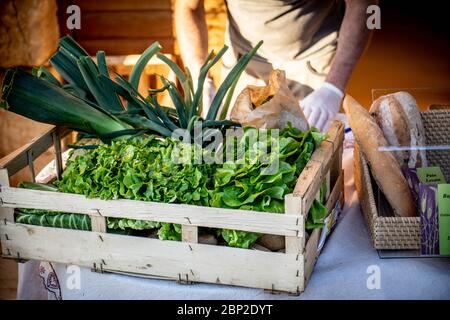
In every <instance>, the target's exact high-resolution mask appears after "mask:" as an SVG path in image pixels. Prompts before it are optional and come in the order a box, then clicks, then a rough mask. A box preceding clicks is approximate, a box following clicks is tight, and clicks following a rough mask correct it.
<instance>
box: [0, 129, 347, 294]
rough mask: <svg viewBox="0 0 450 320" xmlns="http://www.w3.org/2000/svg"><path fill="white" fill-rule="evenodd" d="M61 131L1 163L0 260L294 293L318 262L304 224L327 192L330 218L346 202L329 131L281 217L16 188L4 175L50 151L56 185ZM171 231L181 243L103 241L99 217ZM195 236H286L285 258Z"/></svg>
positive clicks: (106, 237) (336, 144) (314, 239)
mask: <svg viewBox="0 0 450 320" xmlns="http://www.w3.org/2000/svg"><path fill="white" fill-rule="evenodd" d="M66 133H67V130H64V129H61V128H53V129H51V130H49V131H48V132H46V133H44V134H43V135H42V136H40V137H38V138H37V139H35V140H34V141H33V142H31V143H30V144H28V145H26V146H24V147H22V148H21V149H19V150H17V151H16V152H14V153H12V154H11V155H8V156H7V157H5V158H3V159H1V160H0V188H1V189H0V218H1V223H0V239H1V249H2V256H3V257H4V258H12V259H18V260H27V259H36V260H44V261H50V262H56V263H64V264H76V265H80V266H85V267H91V268H92V269H93V270H94V271H100V272H117V273H126V274H131V275H136V276H143V277H151V278H159V279H172V280H177V281H181V282H185V283H190V282H206V283H218V284H227V285H236V286H244V287H253V288H262V289H267V290H270V291H272V292H278V291H282V292H288V293H292V294H299V293H301V292H303V291H304V290H305V286H306V284H307V282H308V279H309V278H310V276H311V273H312V271H313V268H314V264H315V262H316V260H317V257H318V255H319V253H320V250H318V243H319V240H320V236H321V230H320V229H316V230H314V231H313V232H312V234H311V235H310V237H309V239H308V241H305V235H306V232H305V221H306V215H307V213H308V211H309V209H310V207H311V204H312V202H313V200H314V199H315V198H316V197H318V195H319V192H320V191H319V189H320V185H321V183H322V182H326V183H327V187H328V188H327V190H328V194H327V203H326V207H327V209H328V212H329V213H331V212H334V210H336V209H335V208H336V205H337V204H338V203H339V204H341V205H342V201H343V172H342V169H341V167H342V165H341V164H342V150H343V149H342V148H343V137H344V126H343V124H342V123H341V122H338V121H336V122H334V123H333V124H332V126H331V128H330V129H329V131H328V138H327V139H326V140H325V141H324V142H322V144H321V145H320V147H319V148H318V149H317V150H316V151H315V152H314V154H313V155H312V158H311V160H310V161H309V163H308V164H307V166H306V167H305V169H304V170H303V172H302V173H301V175H300V177H299V178H298V181H297V184H296V187H295V190H294V192H293V193H292V194H289V195H287V196H286V197H285V208H286V209H285V211H286V212H285V214H273V213H264V212H254V211H245V210H232V209H222V208H213V207H200V206H193V205H183V204H167V203H156V202H144V201H133V200H108V201H106V200H99V199H88V198H86V197H84V196H82V195H77V194H68V193H59V192H46V191H36V190H27V189H20V188H13V187H10V186H9V182H8V181H9V176H11V175H12V174H14V173H15V172H17V171H18V170H19V169H22V168H24V167H26V166H29V167H30V168H31V169H32V168H33V157H37V156H38V155H39V154H41V153H42V152H43V151H44V150H47V149H48V148H49V147H50V146H51V145H52V144H53V145H54V146H55V150H56V152H55V155H56V163H57V166H56V168H57V173H58V176H59V175H60V174H61V171H62V161H61V150H60V149H61V148H60V138H61V137H62V136H63V135H64V134H66ZM14 208H35V209H44V210H52V211H61V212H72V213H82V214H87V215H89V216H90V218H91V224H92V231H80V230H70V229H60V228H49V227H41V226H35V225H27V224H20V223H15V220H14ZM107 217H120V218H129V219H139V220H149V221H159V222H169V223H177V224H181V225H182V241H181V242H177V241H163V240H158V239H152V238H144V237H135V236H127V235H118V234H111V233H106V218H107ZM198 227H210V228H227V229H237V230H243V231H251V232H258V233H261V234H274V235H281V236H284V237H285V243H286V248H285V252H267V251H259V250H249V249H241V248H232V247H225V246H217V245H208V244H199V243H198Z"/></svg>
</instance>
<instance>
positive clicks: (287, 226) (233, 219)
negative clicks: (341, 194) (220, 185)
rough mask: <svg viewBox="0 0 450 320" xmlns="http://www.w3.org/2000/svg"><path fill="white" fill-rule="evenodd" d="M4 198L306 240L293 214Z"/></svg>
mask: <svg viewBox="0 0 450 320" xmlns="http://www.w3.org/2000/svg"><path fill="white" fill-rule="evenodd" d="M0 197H1V198H2V199H3V206H4V207H8V208H35V209H43V210H53V211H61V212H71V213H83V214H88V215H90V216H103V217H116V218H129V219H139V220H149V221H159V222H170V223H178V224H182V225H183V224H189V225H192V226H205V227H211V228H226V229H236V230H244V231H251V232H259V233H267V234H276V235H283V236H303V223H299V224H298V221H297V220H298V217H297V216H295V215H289V214H274V213H264V212H256V211H247V210H233V209H223V208H212V207H201V206H194V205H183V204H168V203H157V202H147V201H134V200H109V201H106V200H99V199H87V198H86V197H85V196H82V195H77V194H69V193H60V192H48V191H38V190H27V189H18V188H10V187H4V188H2V189H1V192H0Z"/></svg>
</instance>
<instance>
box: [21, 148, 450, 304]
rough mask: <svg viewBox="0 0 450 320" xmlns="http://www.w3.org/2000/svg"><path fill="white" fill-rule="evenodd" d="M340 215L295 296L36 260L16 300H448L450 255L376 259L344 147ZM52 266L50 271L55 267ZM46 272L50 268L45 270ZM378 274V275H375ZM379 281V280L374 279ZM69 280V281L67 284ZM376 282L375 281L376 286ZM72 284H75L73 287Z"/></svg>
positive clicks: (24, 268)
mask: <svg viewBox="0 0 450 320" xmlns="http://www.w3.org/2000/svg"><path fill="white" fill-rule="evenodd" d="M343 165H344V170H345V193H346V194H345V196H346V204H345V207H344V210H343V214H342V215H341V218H340V220H339V222H338V225H337V226H336V228H335V230H334V231H333V233H332V234H331V235H330V237H329V239H328V240H327V243H326V245H325V247H324V249H323V251H322V254H321V255H320V257H319V259H318V261H317V264H316V266H315V269H314V272H313V274H312V277H311V279H310V282H309V284H308V286H307V288H306V291H305V292H304V293H303V294H302V295H300V296H298V297H294V296H288V295H272V294H269V293H265V292H264V291H263V290H258V289H248V288H240V287H232V286H223V285H210V284H192V285H182V284H178V283H176V282H174V281H167V280H153V279H144V278H137V277H131V276H124V275H117V274H98V273H94V272H91V270H90V269H88V268H80V278H79V280H80V281H79V288H77V286H76V285H74V283H73V282H72V280H73V278H71V277H72V276H73V275H74V273H73V272H74V269H73V268H72V269H70V268H69V269H68V266H66V265H62V264H53V265H52V266H51V267H52V268H53V270H54V273H55V274H56V276H57V277H53V276H51V277H49V276H48V275H47V277H44V279H46V280H45V281H47V283H46V285H47V288H49V287H50V289H51V287H52V285H53V286H55V284H57V283H59V287H60V288H61V290H60V291H59V290H56V295H55V293H53V292H50V291H55V290H50V291H47V290H46V289H45V286H44V280H43V278H42V277H40V276H39V271H41V273H42V272H45V270H44V271H43V269H42V266H41V270H40V269H39V266H40V263H39V262H37V261H29V262H27V263H25V264H21V265H20V266H19V288H18V298H19V299H32V298H35V299H47V298H49V299H55V298H56V297H57V296H58V297H59V298H61V297H62V299H209V300H211V299H450V259H446V258H403V259H380V258H379V256H378V253H377V251H376V250H375V249H373V248H372V246H371V244H370V240H369V234H368V232H367V229H366V226H365V224H364V221H363V217H362V214H361V211H360V207H359V203H358V198H357V195H356V192H355V189H354V184H353V153H352V149H346V150H345V151H344V161H343ZM53 270H52V271H53ZM47 272H48V271H47ZM378 275H379V277H378ZM378 280H379V281H378ZM68 282H69V283H68ZM378 284H379V285H378ZM74 287H75V288H74Z"/></svg>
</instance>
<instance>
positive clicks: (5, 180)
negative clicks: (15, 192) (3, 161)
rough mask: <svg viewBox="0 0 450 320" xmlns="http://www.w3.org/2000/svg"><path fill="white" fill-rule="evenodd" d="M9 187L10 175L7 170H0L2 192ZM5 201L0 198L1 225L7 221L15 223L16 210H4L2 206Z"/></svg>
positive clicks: (0, 188)
mask: <svg viewBox="0 0 450 320" xmlns="http://www.w3.org/2000/svg"><path fill="white" fill-rule="evenodd" d="M5 187H9V175H8V170H7V169H0V191H1V190H2V188H5ZM2 203H3V200H1V197H0V224H2V223H4V222H5V221H10V222H14V209H11V208H3V207H2V206H1V204H2Z"/></svg>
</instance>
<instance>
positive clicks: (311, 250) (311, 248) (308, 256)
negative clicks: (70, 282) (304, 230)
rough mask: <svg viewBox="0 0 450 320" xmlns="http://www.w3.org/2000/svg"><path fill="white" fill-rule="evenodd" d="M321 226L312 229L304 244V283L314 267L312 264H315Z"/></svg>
mask: <svg viewBox="0 0 450 320" xmlns="http://www.w3.org/2000/svg"><path fill="white" fill-rule="evenodd" d="M321 231H322V228H320V229H314V230H313V232H312V234H311V236H310V237H309V240H308V243H307V244H306V249H305V255H304V259H305V285H306V284H307V283H308V281H309V279H310V278H311V274H312V272H313V269H314V265H315V264H316V260H317V257H318V256H319V252H318V251H317V246H318V244H319V239H320V233H321Z"/></svg>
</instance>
